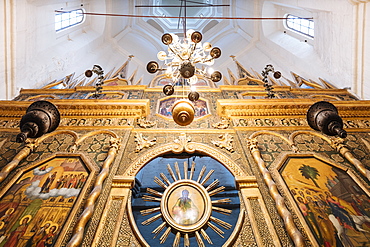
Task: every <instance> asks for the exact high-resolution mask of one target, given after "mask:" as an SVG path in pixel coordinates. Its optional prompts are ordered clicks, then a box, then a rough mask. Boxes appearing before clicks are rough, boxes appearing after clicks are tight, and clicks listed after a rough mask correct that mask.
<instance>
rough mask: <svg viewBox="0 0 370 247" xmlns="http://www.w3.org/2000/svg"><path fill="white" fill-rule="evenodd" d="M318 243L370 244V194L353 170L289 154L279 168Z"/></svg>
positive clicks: (311, 157) (309, 157)
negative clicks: (352, 172)
mask: <svg viewBox="0 0 370 247" xmlns="http://www.w3.org/2000/svg"><path fill="white" fill-rule="evenodd" d="M279 173H280V174H281V176H282V179H283V181H284V182H285V184H286V186H287V188H288V190H289V193H290V195H291V198H292V200H293V201H294V202H295V206H296V208H297V209H298V211H300V213H301V214H300V217H301V218H303V219H302V220H304V221H305V223H306V225H307V226H308V228H309V229H310V232H311V233H312V234H311V237H312V238H314V239H315V241H316V242H317V243H318V244H319V246H325V247H326V246H333V247H334V246H370V197H369V191H367V190H366V188H365V187H363V186H361V184H360V183H359V182H358V179H357V178H356V177H355V176H353V174H351V172H350V171H346V170H344V169H341V167H339V166H337V165H335V164H332V163H329V162H328V161H326V160H324V159H321V158H319V157H316V156H312V155H306V156H290V157H287V158H286V159H285V161H284V162H283V163H282V166H281V167H280V169H279Z"/></svg>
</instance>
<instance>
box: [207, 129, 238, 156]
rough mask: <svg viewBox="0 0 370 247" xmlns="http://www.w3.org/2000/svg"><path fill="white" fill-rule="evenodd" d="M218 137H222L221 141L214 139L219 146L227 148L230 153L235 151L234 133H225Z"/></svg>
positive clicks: (214, 142)
mask: <svg viewBox="0 0 370 247" xmlns="http://www.w3.org/2000/svg"><path fill="white" fill-rule="evenodd" d="M218 138H219V139H220V140H219V141H212V143H213V144H214V145H216V146H217V147H219V148H225V149H226V150H227V151H229V152H230V153H232V152H234V151H235V150H234V148H233V139H234V137H233V136H232V135H229V134H228V133H226V134H224V135H220V136H219V137H218Z"/></svg>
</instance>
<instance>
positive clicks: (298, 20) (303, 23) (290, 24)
mask: <svg viewBox="0 0 370 247" xmlns="http://www.w3.org/2000/svg"><path fill="white" fill-rule="evenodd" d="M286 18H287V19H286V21H285V26H286V27H287V29H290V30H292V31H295V32H298V33H300V34H303V35H305V36H308V37H310V38H313V37H314V22H313V20H310V19H305V18H302V17H299V16H295V15H291V14H287V15H286Z"/></svg>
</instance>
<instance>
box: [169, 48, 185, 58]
mask: <svg viewBox="0 0 370 247" xmlns="http://www.w3.org/2000/svg"><path fill="white" fill-rule="evenodd" d="M168 49H170V50H171V51H172V53H173V54H175V55H176V56H178V57H179V58H180V59H181V61H184V59H183V58H182V57H181V56H180V55H179V53H178V52H175V51H174V50H173V49H172V48H171V46H168Z"/></svg>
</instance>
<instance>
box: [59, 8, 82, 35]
mask: <svg viewBox="0 0 370 247" xmlns="http://www.w3.org/2000/svg"><path fill="white" fill-rule="evenodd" d="M83 12H84V11H83V9H74V10H71V11H66V12H56V13H55V31H56V32H58V31H61V30H64V29H66V28H69V27H72V26H76V25H78V24H80V23H82V22H83V20H84V14H83Z"/></svg>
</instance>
